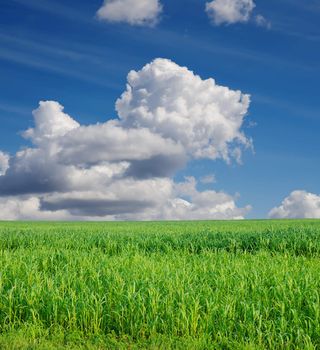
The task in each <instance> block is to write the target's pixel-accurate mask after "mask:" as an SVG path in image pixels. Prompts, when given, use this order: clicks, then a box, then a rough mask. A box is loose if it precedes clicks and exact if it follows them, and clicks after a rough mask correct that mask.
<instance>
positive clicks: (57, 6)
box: [11, 0, 93, 22]
mask: <svg viewBox="0 0 320 350" xmlns="http://www.w3.org/2000/svg"><path fill="white" fill-rule="evenodd" d="M11 1H12V2H14V3H17V4H19V5H22V6H25V7H29V8H32V9H34V10H38V11H43V12H47V13H50V14H53V15H56V16H59V17H64V18H66V19H70V20H72V21H75V20H76V21H80V22H91V21H93V19H92V16H91V17H90V16H87V15H84V14H83V13H82V12H80V11H78V10H77V8H76V7H70V6H66V5H64V4H62V3H59V2H57V1H55V2H53V1H48V0H40V1H39V0H28V1H25V0H11Z"/></svg>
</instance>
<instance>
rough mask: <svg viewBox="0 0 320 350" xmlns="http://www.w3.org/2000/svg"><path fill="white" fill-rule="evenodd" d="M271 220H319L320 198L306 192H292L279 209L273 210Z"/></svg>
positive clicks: (270, 215) (270, 214)
mask: <svg viewBox="0 0 320 350" xmlns="http://www.w3.org/2000/svg"><path fill="white" fill-rule="evenodd" d="M269 217H270V218H273V219H300V218H301V219H305V218H310V219H312V218H315V219H317V218H320V196H318V195H316V194H313V193H308V192H306V191H293V192H292V193H291V194H290V195H289V196H288V197H286V198H285V199H284V200H283V202H282V203H281V205H280V206H279V207H276V208H273V209H272V210H271V211H270V213H269Z"/></svg>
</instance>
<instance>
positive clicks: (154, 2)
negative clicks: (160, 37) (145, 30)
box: [97, 0, 162, 26]
mask: <svg viewBox="0 0 320 350" xmlns="http://www.w3.org/2000/svg"><path fill="white" fill-rule="evenodd" d="M161 12H162V5H161V3H160V1H159V0H138V1H137V0H105V1H104V4H103V5H102V7H101V8H100V9H99V10H98V12H97V15H98V18H99V19H102V20H106V21H109V22H125V23H129V24H131V25H139V26H143V25H146V26H153V25H155V24H157V22H158V21H159V17H160V15H161Z"/></svg>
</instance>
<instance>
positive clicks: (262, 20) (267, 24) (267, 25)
mask: <svg viewBox="0 0 320 350" xmlns="http://www.w3.org/2000/svg"><path fill="white" fill-rule="evenodd" d="M255 22H256V24H257V25H258V26H259V27H265V28H268V29H270V28H271V23H270V22H269V21H268V20H267V19H266V18H264V17H263V16H262V15H257V16H256V17H255Z"/></svg>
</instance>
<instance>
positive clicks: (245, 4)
mask: <svg viewBox="0 0 320 350" xmlns="http://www.w3.org/2000/svg"><path fill="white" fill-rule="evenodd" d="M255 6H256V5H255V3H254V2H253V0H213V1H211V2H207V3H206V12H207V14H208V15H209V17H210V18H211V19H212V20H213V22H214V24H216V25H220V24H223V23H226V24H234V23H238V22H240V23H241V22H248V20H249V18H250V16H251V13H252V11H253V9H254V8H255Z"/></svg>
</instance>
